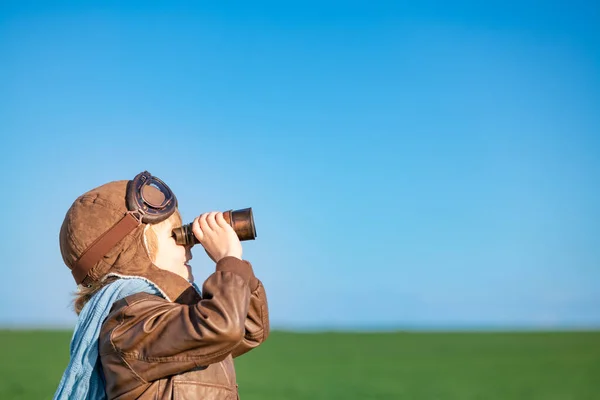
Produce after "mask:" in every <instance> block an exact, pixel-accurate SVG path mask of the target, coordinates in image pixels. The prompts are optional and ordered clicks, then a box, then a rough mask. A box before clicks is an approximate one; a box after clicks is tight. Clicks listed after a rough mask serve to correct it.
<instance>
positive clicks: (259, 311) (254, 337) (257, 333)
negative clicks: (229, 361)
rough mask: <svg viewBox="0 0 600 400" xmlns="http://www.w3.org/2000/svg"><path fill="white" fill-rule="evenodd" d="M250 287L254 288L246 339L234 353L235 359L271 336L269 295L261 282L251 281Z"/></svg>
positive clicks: (245, 334)
mask: <svg viewBox="0 0 600 400" xmlns="http://www.w3.org/2000/svg"><path fill="white" fill-rule="evenodd" d="M250 287H251V288H254V290H252V293H251V296H250V306H249V308H248V315H247V316H246V321H245V324H244V338H243V339H242V341H241V343H240V344H239V345H238V346H237V347H236V348H235V349H233V351H232V353H231V354H232V356H233V357H238V356H241V355H242V354H244V353H247V352H248V351H250V350H252V349H253V348H255V347H257V346H258V345H260V344H261V343H262V342H264V341H265V340H266V339H267V337H268V336H269V331H270V327H269V308H268V304H267V294H266V292H265V288H264V286H263V284H262V282H261V281H259V280H258V279H256V278H254V280H253V279H251V280H250Z"/></svg>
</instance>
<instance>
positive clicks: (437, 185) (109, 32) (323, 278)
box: [0, 1, 600, 329]
mask: <svg viewBox="0 0 600 400" xmlns="http://www.w3.org/2000/svg"><path fill="white" fill-rule="evenodd" d="M117 3H118V2H108V3H104V4H97V3H88V2H76V3H67V2H53V4H52V5H49V4H48V3H44V2H10V1H9V2H3V3H2V5H1V6H0V92H1V93H2V96H0V135H1V146H0V163H1V164H0V171H2V186H3V188H4V190H3V194H4V196H3V202H2V206H3V208H4V210H5V215H4V221H5V223H4V229H2V233H0V243H2V254H3V255H4V258H3V266H2V268H3V271H4V274H3V278H4V279H2V280H1V281H0V325H2V326H72V325H73V323H74V321H75V316H74V314H73V313H72V312H71V311H70V309H69V301H70V299H71V295H70V294H71V292H73V290H74V289H75V287H74V283H73V282H72V280H71V276H70V274H69V271H68V269H67V268H66V266H64V264H63V263H62V259H61V257H60V253H59V248H58V230H59V228H60V224H61V222H62V219H63V217H64V214H65V212H66V211H67V209H68V207H69V206H70V204H71V203H72V201H73V200H74V199H75V198H76V197H77V196H78V195H80V194H82V193H83V192H85V191H87V190H89V189H91V188H93V187H95V186H98V185H100V184H102V183H105V182H108V181H111V180H119V179H130V178H131V177H133V176H135V175H136V174H137V173H138V172H140V171H143V170H148V171H150V172H152V173H153V174H155V175H157V176H159V177H161V178H162V179H163V180H164V181H166V182H167V183H168V184H169V185H170V186H171V188H172V189H173V190H174V191H175V193H176V194H177V196H178V198H179V202H180V205H181V212H182V215H183V217H184V219H186V220H191V219H192V218H193V217H194V216H196V215H198V214H200V213H202V212H204V211H209V210H214V209H218V210H225V209H229V208H244V207H250V206H251V207H253V210H254V214H255V219H256V225H257V231H258V238H257V240H256V241H254V242H245V243H244V255H245V258H247V259H248V260H250V261H252V262H253V264H254V266H255V270H256V273H257V275H258V276H259V277H260V278H261V279H262V280H263V281H264V283H265V286H266V287H267V290H268V294H269V301H270V309H271V313H272V323H273V326H274V327H278V328H286V329H318V328H331V329H394V328H406V327H420V328H423V327H425V328H448V327H452V328H473V327H477V328H499V327H500V328H511V327H524V328H569V327H600V224H599V223H598V221H600V208H599V206H598V205H599V204H600V185H599V184H600V112H599V110H600V32H599V31H600V6H599V5H598V4H597V3H596V4H593V2H591V1H589V2H578V1H570V2H566V1H565V2H556V1H555V2H530V1H529V2H528V1H525V2H507V1H503V2H486V3H485V5H482V3H483V2H474V1H471V2H456V1H449V2H442V1H425V2H418V5H417V4H416V2H415V4H410V3H405V2H389V3H388V2H351V3H349V2H321V1H320V2H311V1H306V2H246V3H230V2H227V3H225V2H212V3H205V2H203V3H202V5H198V4H195V5H194V4H192V3H191V2H190V3H182V2H160V3H159V2H156V3H152V4H150V3H149V2H127V5H126V6H123V5H117ZM348 3H349V4H348ZM195 253H196V254H195V258H194V260H193V261H192V266H193V268H194V270H195V275H196V277H197V278H198V279H204V278H206V277H207V276H208V274H209V273H210V270H211V268H212V266H211V262H210V261H209V260H208V258H207V257H206V256H205V255H204V254H203V252H202V251H196V252H195Z"/></svg>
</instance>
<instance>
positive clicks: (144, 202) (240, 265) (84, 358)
mask: <svg viewBox="0 0 600 400" xmlns="http://www.w3.org/2000/svg"><path fill="white" fill-rule="evenodd" d="M176 206H177V200H176V198H175V196H174V194H173V193H172V192H171V190H170V189H169V187H168V186H167V185H166V184H165V183H164V182H162V181H161V180H160V179H158V178H156V177H153V176H152V175H150V174H149V173H148V172H143V173H141V174H138V175H137V176H136V177H135V178H134V179H133V180H131V181H117V182H111V183H108V184H105V185H102V186H100V187H98V188H96V189H93V190H91V191H89V192H87V193H85V194H84V195H82V196H81V197H79V198H78V199H77V200H76V201H75V202H74V203H73V205H72V206H71V208H70V209H69V211H68V212H67V215H66V217H65V220H64V222H63V225H62V227H61V231H60V247H61V253H62V256H63V259H64V261H65V263H66V264H67V266H68V267H69V268H70V269H71V272H72V274H73V277H74V278H75V280H76V282H77V283H78V284H80V292H79V296H78V298H77V299H76V301H75V307H76V311H78V312H79V311H80V312H81V313H80V314H79V315H80V318H79V321H78V324H77V327H76V330H75V333H74V336H73V340H72V343H71V362H70V364H69V367H67V370H66V371H65V374H64V375H63V379H62V381H61V384H60V386H59V389H58V391H57V393H56V395H55V398H56V399H58V398H61V399H62V398H77V399H79V398H97V397H102V395H104V393H103V390H105V396H106V397H107V398H108V399H121V400H127V399H157V398H160V399H236V398H239V397H238V391H237V384H236V378H235V370H234V364H233V358H234V357H237V356H239V355H241V354H244V353H245V352H247V351H249V350H250V349H252V348H254V347H256V346H258V345H259V344H261V343H262V342H263V341H264V340H265V339H266V338H267V336H268V333H269V319H268V309H267V299H266V294H265V290H264V287H263V286H262V283H261V282H260V281H259V280H258V279H257V278H256V277H255V276H254V273H253V270H252V266H251V265H250V263H248V262H247V261H242V246H241V243H240V241H239V239H238V237H237V235H236V233H235V231H234V230H233V228H231V226H229V225H228V224H227V222H226V221H225V220H224V219H223V215H222V213H219V212H211V213H207V214H203V215H201V216H200V217H198V218H196V219H195V220H194V223H193V232H194V235H195V236H196V238H197V239H198V240H199V242H200V244H202V246H203V247H204V249H205V250H206V252H207V253H208V255H209V256H210V257H211V259H213V260H214V261H215V262H216V271H215V272H214V273H213V274H212V275H211V276H210V277H209V278H208V279H207V280H206V281H205V282H204V284H203V286H202V291H201V294H200V293H199V291H198V290H197V289H196V288H195V286H194V285H192V283H191V282H193V276H192V272H191V268H190V266H189V264H188V262H189V260H190V259H191V252H190V248H189V247H184V246H179V245H177V244H176V242H175V239H174V238H173V236H172V230H173V228H175V227H177V226H180V225H181V217H180V216H179V212H178V211H177V209H176ZM73 396H74V397H73ZM84 396H85V397H84Z"/></svg>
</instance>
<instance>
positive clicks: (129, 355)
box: [119, 343, 239, 366]
mask: <svg viewBox="0 0 600 400" xmlns="http://www.w3.org/2000/svg"><path fill="white" fill-rule="evenodd" d="M238 345H239V343H236V344H235V345H234V346H232V347H231V349H227V350H222V351H219V352H216V353H208V354H203V355H201V356H187V357H143V356H140V354H139V353H128V352H119V353H120V354H121V355H122V356H123V357H126V358H128V359H133V360H138V361H146V362H153V361H154V362H171V361H194V362H196V361H198V360H200V359H203V358H214V357H220V356H222V355H223V354H227V353H231V352H232V351H233V349H235V348H236V347H237V346H238ZM199 366H200V365H199Z"/></svg>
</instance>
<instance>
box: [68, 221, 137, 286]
mask: <svg viewBox="0 0 600 400" xmlns="http://www.w3.org/2000/svg"><path fill="white" fill-rule="evenodd" d="M141 223H142V220H141V215H139V214H138V213H136V212H132V211H129V212H127V214H125V216H124V217H123V218H121V219H120V220H119V222H117V223H116V224H114V225H113V226H112V228H110V229H109V230H107V231H106V232H104V233H103V234H102V235H101V236H100V237H99V238H98V239H96V240H95V241H94V243H92V244H91V245H90V246H89V247H88V248H87V249H86V250H85V251H84V252H83V254H82V255H81V257H79V260H77V262H76V263H75V266H74V267H73V269H72V270H71V274H73V278H75V282H77V284H78V285H80V284H81V283H82V282H83V281H84V280H85V278H86V277H87V276H88V273H89V272H90V270H91V269H92V267H93V266H94V265H96V263H97V262H98V261H100V259H102V257H104V256H105V255H106V253H108V252H109V251H110V250H111V249H112V248H113V247H115V246H116V244H117V243H119V242H120V241H121V240H122V239H123V238H124V237H125V236H127V235H129V234H130V233H131V232H132V231H133V230H134V229H135V228H137V227H138V226H140V225H141Z"/></svg>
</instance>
